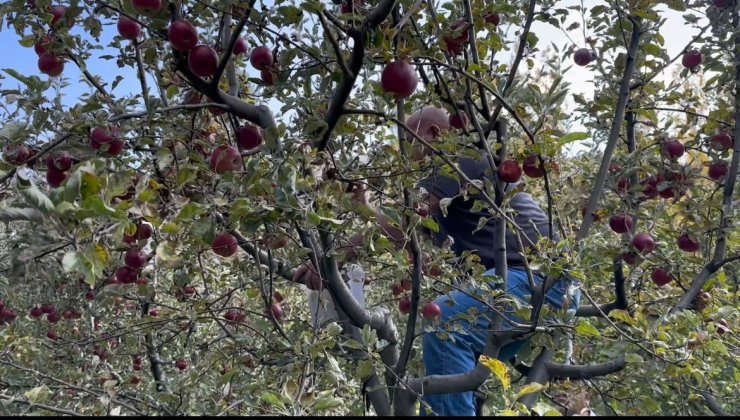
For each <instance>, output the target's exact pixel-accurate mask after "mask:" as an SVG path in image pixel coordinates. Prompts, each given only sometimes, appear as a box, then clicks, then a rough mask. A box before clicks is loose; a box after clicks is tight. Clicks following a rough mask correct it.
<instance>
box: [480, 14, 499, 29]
mask: <svg viewBox="0 0 740 420" xmlns="http://www.w3.org/2000/svg"><path fill="white" fill-rule="evenodd" d="M483 20H485V21H486V23H490V24H493V26H498V25H499V24H501V15H500V14H498V13H496V12H488V13H486V14H485V15H483Z"/></svg>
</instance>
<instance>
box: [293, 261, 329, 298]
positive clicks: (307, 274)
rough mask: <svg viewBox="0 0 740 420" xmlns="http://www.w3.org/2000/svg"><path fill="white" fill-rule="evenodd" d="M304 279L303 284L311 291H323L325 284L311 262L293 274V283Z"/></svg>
mask: <svg viewBox="0 0 740 420" xmlns="http://www.w3.org/2000/svg"><path fill="white" fill-rule="evenodd" d="M301 277H303V283H304V284H305V285H306V287H308V288H309V289H311V290H317V291H321V289H323V282H322V281H321V276H320V275H319V272H318V270H316V268H315V267H314V266H313V263H311V262H310V261H309V262H307V263H304V264H301V265H300V266H299V267H298V268H297V269H296V270H295V272H294V273H293V281H294V282H297V281H298V280H299V279H300V278H301Z"/></svg>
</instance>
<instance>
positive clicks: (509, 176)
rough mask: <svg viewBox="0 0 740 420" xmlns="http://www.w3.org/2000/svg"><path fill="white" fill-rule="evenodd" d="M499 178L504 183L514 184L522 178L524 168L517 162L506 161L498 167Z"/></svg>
mask: <svg viewBox="0 0 740 420" xmlns="http://www.w3.org/2000/svg"><path fill="white" fill-rule="evenodd" d="M498 177H499V179H500V180H501V181H503V182H508V183H513V182H517V181H519V178H521V177H522V168H521V167H519V162H517V161H515V160H512V159H510V160H505V161H503V162H501V164H500V165H499V166H498Z"/></svg>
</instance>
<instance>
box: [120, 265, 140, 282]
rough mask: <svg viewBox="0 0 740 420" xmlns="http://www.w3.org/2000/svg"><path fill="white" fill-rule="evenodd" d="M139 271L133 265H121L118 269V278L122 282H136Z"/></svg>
mask: <svg viewBox="0 0 740 420" xmlns="http://www.w3.org/2000/svg"><path fill="white" fill-rule="evenodd" d="M138 278H139V273H138V271H136V270H135V269H133V268H131V267H121V268H119V269H118V270H116V280H117V281H118V282H119V283H122V284H132V283H136V280H137V279H138Z"/></svg>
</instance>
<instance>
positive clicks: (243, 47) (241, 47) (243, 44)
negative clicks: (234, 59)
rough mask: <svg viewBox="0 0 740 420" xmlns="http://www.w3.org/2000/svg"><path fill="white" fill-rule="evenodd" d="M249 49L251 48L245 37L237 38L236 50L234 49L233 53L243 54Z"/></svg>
mask: <svg viewBox="0 0 740 420" xmlns="http://www.w3.org/2000/svg"><path fill="white" fill-rule="evenodd" d="M247 50H249V46H248V45H247V41H245V40H244V38H242V37H238V38H236V43H235V44H234V50H233V51H232V54H234V55H241V54H244V53H246V52H247Z"/></svg>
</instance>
